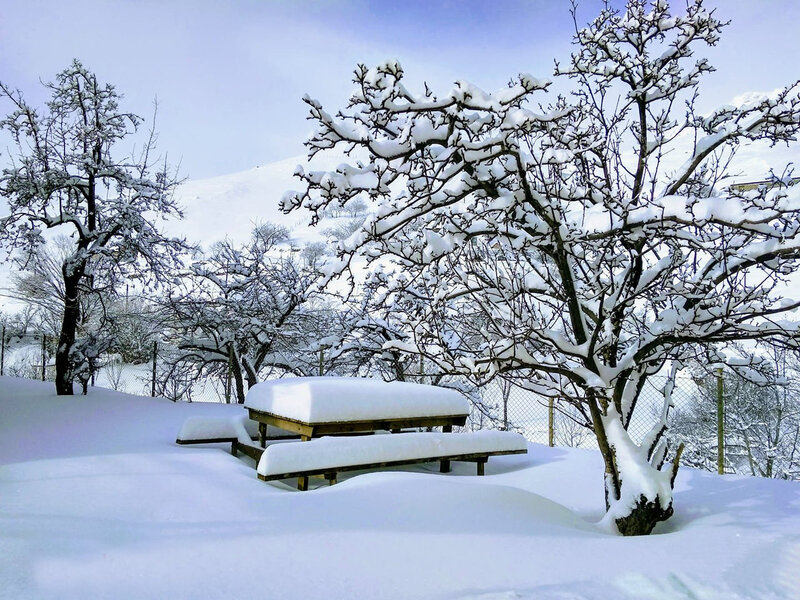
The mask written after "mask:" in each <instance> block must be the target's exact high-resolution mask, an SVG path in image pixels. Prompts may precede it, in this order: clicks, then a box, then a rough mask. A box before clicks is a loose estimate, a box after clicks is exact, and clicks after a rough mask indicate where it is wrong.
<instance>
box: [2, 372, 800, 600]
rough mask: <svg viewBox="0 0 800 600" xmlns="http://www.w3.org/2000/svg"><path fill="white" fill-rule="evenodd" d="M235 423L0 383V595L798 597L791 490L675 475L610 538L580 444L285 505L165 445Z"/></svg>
mask: <svg viewBox="0 0 800 600" xmlns="http://www.w3.org/2000/svg"><path fill="white" fill-rule="evenodd" d="M240 410H241V408H240V407H238V406H231V405H215V404H206V403H196V404H177V405H176V404H172V403H170V402H168V401H165V400H161V399H157V398H156V399H152V398H144V397H137V396H130V395H125V394H121V393H118V392H112V391H108V390H102V389H92V390H91V391H90V394H89V396H88V397H82V396H76V397H74V398H57V397H56V396H55V395H54V392H53V389H52V384H42V383H39V382H32V381H27V380H21V379H12V378H2V379H0V598H9V599H11V598H13V599H22V598H25V599H29V598H30V599H44V598H48V599H49V598H59V599H61V598H65V599H69V598H81V599H85V598H87V599H89V598H90V599H95V598H114V599H116V600H126V599H131V600H133V599H145V598H154V599H155V598H158V599H162V598H170V599H178V598H193V599H194V598H225V599H236V600H245V599H248V598H298V599H300V598H302V599H316V598H320V599H323V598H324V599H326V600H328V599H334V598H387V599H406V598H442V599H461V598H470V599H481V600H500V599H520V598H523V599H528V598H530V599H539V598H544V599H548V598H554V599H560V600H567V599H569V600H581V599H593V600H594V599H597V600H600V599H604V600H605V599H609V598H611V599H616V598H619V599H652V600H661V599H671V598H685V599H689V598H693V599H703V600H705V599H712V598H713V599H717V598H719V599H733V600H736V599H741V598H758V599H762V598H763V599H784V598H800V484H798V483H793V482H783V481H771V480H762V479H754V478H747V477H736V476H725V477H720V476H716V475H712V474H709V473H705V472H699V471H694V470H691V469H688V468H685V469H682V471H681V473H680V475H679V477H678V482H677V485H676V493H675V502H676V516H675V517H673V519H672V520H670V521H669V522H668V523H666V524H662V525H661V526H660V527H659V528H658V529H657V530H656V531H657V534H655V535H652V536H649V537H642V538H621V537H618V536H615V535H611V534H609V533H607V532H605V531H603V530H601V529H599V528H598V527H596V526H595V525H594V522H596V521H598V520H599V519H600V517H601V516H602V513H603V498H602V482H601V478H602V461H601V459H600V456H599V455H598V454H597V453H595V452H593V451H589V450H567V449H562V448H553V449H551V448H547V447H544V446H540V445H536V444H531V445H530V447H529V454H527V455H522V456H506V457H494V458H492V459H491V460H490V461H489V463H488V465H487V469H486V472H487V476H486V477H483V478H479V477H475V476H473V475H472V473H474V468H475V466H474V465H473V464H459V463H456V464H455V465H454V470H453V472H452V473H451V474H448V475H441V474H439V473H438V472H437V470H438V465H436V464H432V465H426V466H421V467H415V468H407V469H403V470H395V471H390V472H380V473H367V474H356V475H351V476H350V477H346V478H344V479H345V480H344V481H343V482H342V483H339V484H337V485H336V486H333V487H331V488H328V487H320V488H318V489H315V490H312V491H309V492H296V491H293V490H292V489H291V488H290V486H288V485H284V484H265V483H263V482H261V481H259V480H258V479H257V478H256V475H255V470H254V467H253V464H252V462H250V461H249V459H246V458H245V459H242V458H239V459H237V458H234V457H232V456H231V455H230V454H229V453H228V452H227V449H226V447H225V446H224V445H218V446H210V447H202V446H195V447H180V446H177V445H176V444H175V443H174V439H175V436H176V434H177V432H178V431H179V429H180V427H181V424H182V423H183V422H184V420H185V419H186V418H187V417H189V416H193V415H217V416H221V415H231V414H237V413H236V411H240ZM290 483H291V482H290Z"/></svg>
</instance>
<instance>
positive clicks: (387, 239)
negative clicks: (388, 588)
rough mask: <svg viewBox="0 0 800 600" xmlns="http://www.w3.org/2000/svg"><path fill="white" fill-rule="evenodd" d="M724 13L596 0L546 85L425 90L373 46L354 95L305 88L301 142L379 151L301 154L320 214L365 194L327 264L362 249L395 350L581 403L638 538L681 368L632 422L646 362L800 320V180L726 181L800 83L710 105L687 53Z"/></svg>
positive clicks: (665, 499)
mask: <svg viewBox="0 0 800 600" xmlns="http://www.w3.org/2000/svg"><path fill="white" fill-rule="evenodd" d="M721 29H722V23H720V21H718V20H717V19H716V18H715V16H714V15H713V14H712V12H710V11H708V10H706V8H705V7H704V6H703V3H702V0H691V1H690V2H688V4H687V6H686V7H685V9H684V10H681V11H679V12H677V13H673V12H672V11H671V10H670V8H669V6H668V5H667V3H666V2H664V1H662V0H657V1H655V2H652V3H646V2H644V1H643V0H631V1H629V2H628V3H627V6H626V9H625V11H624V12H621V11H616V10H613V9H607V10H604V11H602V12H601V13H600V15H599V16H598V17H597V19H595V20H594V21H593V22H592V23H591V24H589V25H588V26H586V27H585V28H583V29H579V28H578V27H577V26H576V35H575V40H574V43H575V50H574V52H573V54H572V56H571V58H570V60H569V62H568V63H567V64H564V65H560V64H557V65H556V69H555V76H556V77H559V78H561V79H562V81H563V83H564V85H565V86H571V88H572V89H573V91H572V92H570V93H569V94H566V95H563V96H558V97H556V98H553V99H551V100H550V101H549V102H548V96H547V95H546V92H547V90H548V88H549V87H550V86H551V84H550V82H549V81H546V80H542V79H537V78H535V77H532V76H530V75H526V74H524V75H520V76H519V77H517V78H515V79H514V80H512V81H511V82H510V83H509V85H508V86H507V87H506V88H504V89H502V90H500V91H498V92H496V93H493V94H490V93H487V92H485V91H484V90H482V89H480V88H478V87H476V86H475V85H472V84H470V83H467V82H464V81H458V82H456V84H455V85H454V87H453V88H452V89H451V90H450V91H449V92H446V93H443V94H437V93H434V92H433V91H432V90H431V89H430V88H429V87H428V86H427V85H426V86H425V89H424V91H423V92H422V93H420V94H415V93H412V91H411V90H409V89H408V88H407V87H406V85H405V84H404V81H403V75H404V73H403V70H402V68H401V67H400V65H399V64H397V63H396V62H387V63H385V64H382V65H379V66H377V67H374V68H367V67H366V66H363V65H360V66H358V68H357V69H356V71H355V86H356V91H355V92H354V94H353V96H352V97H351V99H350V102H349V104H348V107H347V109H345V110H342V111H340V112H338V113H335V114H332V113H329V112H326V111H325V110H324V109H323V107H322V106H321V104H320V103H319V102H317V101H316V100H313V99H311V98H309V97H306V98H305V102H306V103H307V104H308V105H309V107H310V118H311V119H312V120H313V121H315V122H316V124H317V130H316V132H315V134H314V135H313V136H312V137H311V138H310V139H309V141H308V142H307V144H308V148H309V153H310V155H312V156H313V155H315V154H317V153H318V152H322V151H327V150H335V151H339V152H341V151H345V152H348V153H349V155H350V156H353V157H365V158H363V159H362V160H360V161H359V160H355V159H354V160H352V161H351V164H343V165H341V166H339V167H338V168H337V169H336V170H335V171H332V172H316V171H312V172H302V170H300V171H298V176H299V177H300V178H301V179H302V180H303V181H304V183H305V187H304V189H303V190H302V191H299V192H290V193H287V194H286V195H285V197H284V199H283V208H284V210H287V211H288V210H292V209H294V208H295V207H298V206H304V207H306V208H308V209H310V210H311V211H314V212H316V213H318V214H319V211H324V210H325V209H326V208H327V207H329V206H332V205H339V206H344V205H345V204H346V203H347V202H349V201H351V200H352V199H353V198H355V197H362V198H365V199H369V200H371V201H372V202H373V204H374V205H375V212H374V215H373V216H372V217H371V218H369V219H368V220H367V222H366V223H365V224H364V226H363V228H362V230H361V232H360V233H357V234H355V235H354V236H352V237H350V238H349V239H348V240H345V241H344V242H343V243H341V244H340V246H339V250H338V256H337V258H336V260H335V261H330V262H329V264H328V267H327V271H326V273H327V275H326V279H325V280H326V281H327V280H331V279H333V278H334V277H337V276H343V275H344V276H347V277H349V278H350V280H351V281H352V282H354V283H358V281H359V277H360V273H362V272H363V270H364V265H365V264H366V265H367V267H368V271H369V275H368V276H367V280H368V284H369V285H371V286H372V287H373V288H375V289H380V290H381V293H378V294H375V295H374V298H375V300H376V304H377V305H379V306H382V307H391V312H392V314H393V315H394V318H396V319H398V320H399V321H400V322H401V324H402V329H403V330H404V331H405V332H406V334H407V336H408V338H407V339H398V340H390V341H388V342H387V343H386V344H385V348H386V349H396V350H402V351H406V352H410V353H417V354H423V355H424V356H425V359H426V360H427V361H432V362H435V363H436V364H437V365H438V366H439V368H441V369H442V370H444V371H446V372H450V373H462V374H466V375H468V376H470V377H472V378H474V379H475V380H477V381H483V382H485V381H487V380H489V379H491V378H492V377H495V376H497V375H499V374H502V375H503V377H506V378H509V377H510V378H513V380H514V381H515V383H517V384H518V385H521V386H523V387H525V388H527V389H529V390H532V391H534V392H537V393H539V394H542V395H544V396H550V397H554V398H557V399H559V401H566V402H568V403H570V404H571V405H572V406H574V407H575V409H576V410H577V411H578V413H579V415H581V418H583V417H585V418H586V419H587V422H589V423H591V424H592V427H593V430H594V433H595V435H596V437H597V442H598V445H599V448H600V451H601V453H602V456H603V459H604V462H605V476H604V486H605V497H606V506H607V509H608V510H607V515H606V522H607V523H608V524H609V525H612V526H616V528H617V530H618V531H619V532H620V533H622V534H626V535H634V534H646V533H649V532H651V531H652V529H653V527H654V526H655V525H656V524H657V523H658V522H659V521H663V520H665V519H667V518H669V517H670V516H671V515H672V513H673V497H672V487H673V484H674V480H675V476H676V474H677V469H678V462H679V455H680V450H678V451H677V453H676V455H673V456H672V462H671V465H669V464H668V463H666V462H665V461H666V459H667V458H668V447H667V443H666V438H665V435H664V434H665V431H666V424H667V415H668V409H669V405H670V391H671V384H668V385H667V389H666V390H665V392H666V393H665V398H666V401H665V403H664V406H663V410H662V411H661V416H660V418H659V419H658V422H657V423H656V424H655V425H654V426H653V428H652V430H650V431H649V432H648V433H647V434H646V435H645V436H644V437H643V438H634V437H632V433H629V431H628V428H629V425H630V424H631V420H632V417H633V415H634V412H635V411H636V409H637V406H638V404H637V402H638V400H639V397H640V393H641V391H642V389H643V386H644V384H645V382H646V381H647V378H648V377H649V376H651V375H653V374H655V373H657V372H659V371H661V370H662V369H663V368H665V366H667V365H669V364H671V365H672V368H678V367H680V365H681V361H684V360H687V359H688V358H689V357H690V356H696V355H697V354H700V353H703V352H706V351H707V352H709V353H711V354H714V357H715V359H716V358H718V356H717V350H716V348H717V347H724V345H725V344H727V343H730V342H732V341H740V340H753V339H763V338H772V339H774V340H776V341H782V342H785V343H790V342H792V341H793V340H794V336H795V329H794V327H790V326H788V325H785V324H784V323H782V322H781V321H780V320H779V319H778V316H779V315H781V314H783V313H785V312H787V311H789V310H791V309H793V308H795V307H796V306H797V303H796V302H794V301H790V300H787V299H784V298H782V297H781V294H780V286H781V284H782V283H783V282H784V280H785V278H786V276H787V274H788V273H789V272H790V271H792V270H793V269H794V268H795V267H796V263H797V259H798V256H799V254H800V221H799V220H798V214H800V213H799V212H798V211H800V197H798V196H800V194H799V193H798V192H800V189H798V188H797V187H796V188H787V187H786V186H783V185H778V186H773V187H769V186H762V187H759V188H757V189H754V190H751V191H741V190H736V189H731V188H726V187H723V186H722V185H720V181H721V178H722V176H723V175H725V172H726V168H727V167H728V164H729V159H730V157H731V156H732V154H734V153H735V152H736V150H737V148H739V147H740V146H742V145H744V144H747V143H749V142H751V141H755V140H767V141H769V142H773V143H778V142H790V141H794V139H795V136H796V134H797V132H798V128H799V127H800V126H799V125H798V123H800V99H799V98H798V90H799V89H800V86H798V84H795V85H793V86H790V87H788V88H786V89H784V90H782V91H780V92H778V93H775V94H774V95H771V96H769V97H763V98H761V99H760V100H758V101H756V102H753V103H751V104H749V105H745V106H739V107H734V106H725V107H723V108H720V109H718V110H715V111H713V112H710V113H708V114H698V113H697V111H696V110H695V106H696V101H697V98H698V94H699V84H700V81H701V79H702V77H703V75H705V74H707V73H709V72H710V71H711V70H712V67H711V65H710V64H709V63H708V62H707V60H706V59H703V58H699V59H698V58H696V57H694V50H695V48H696V47H698V46H700V47H702V46H705V45H714V44H715V43H716V42H717V41H718V39H719V35H720V32H721ZM687 149H688V150H687ZM354 150H355V151H354ZM683 152H686V157H685V158H686V159H685V161H684V162H683V164H680V165H678V166H674V167H671V168H667V159H668V158H671V157H674V156H676V155H680V154H681V153H683ZM777 170H779V169H777ZM323 283H324V282H323ZM376 310H377V309H376Z"/></svg>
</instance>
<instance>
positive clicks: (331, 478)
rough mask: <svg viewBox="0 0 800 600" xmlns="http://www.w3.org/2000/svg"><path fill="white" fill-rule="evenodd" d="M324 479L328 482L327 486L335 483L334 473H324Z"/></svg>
mask: <svg viewBox="0 0 800 600" xmlns="http://www.w3.org/2000/svg"><path fill="white" fill-rule="evenodd" d="M325 479H327V480H328V485H333V484H334V483H336V472H335V471H334V472H333V473H325Z"/></svg>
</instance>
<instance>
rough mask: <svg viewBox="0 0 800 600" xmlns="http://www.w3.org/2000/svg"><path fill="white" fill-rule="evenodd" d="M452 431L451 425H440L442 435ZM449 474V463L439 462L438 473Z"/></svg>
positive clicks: (446, 461)
mask: <svg viewBox="0 0 800 600" xmlns="http://www.w3.org/2000/svg"><path fill="white" fill-rule="evenodd" d="M452 431H453V426H452V425H442V432H443V433H452ZM449 472H450V461H449V460H441V461H439V473H449Z"/></svg>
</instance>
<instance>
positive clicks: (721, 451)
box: [717, 368, 725, 475]
mask: <svg viewBox="0 0 800 600" xmlns="http://www.w3.org/2000/svg"><path fill="white" fill-rule="evenodd" d="M722 374H723V371H722V368H719V369H717V473H719V474H720V475H722V474H723V473H724V472H725V383H724V381H723V377H722Z"/></svg>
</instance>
